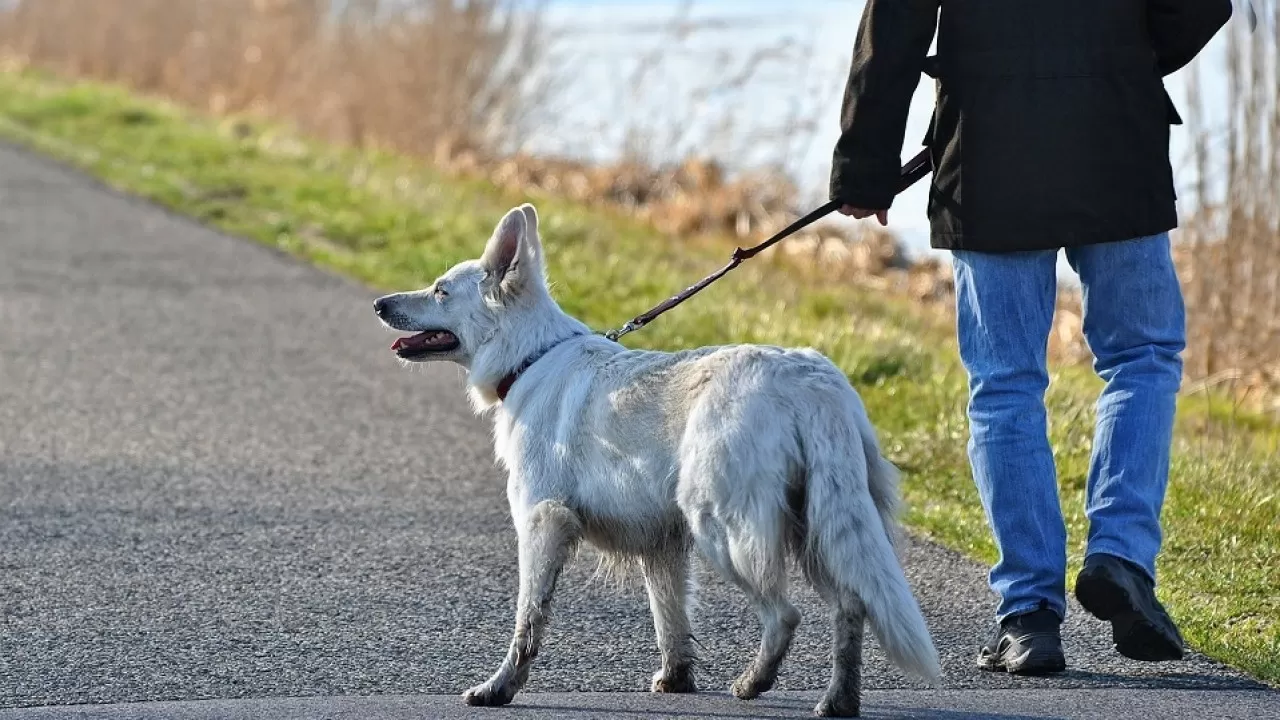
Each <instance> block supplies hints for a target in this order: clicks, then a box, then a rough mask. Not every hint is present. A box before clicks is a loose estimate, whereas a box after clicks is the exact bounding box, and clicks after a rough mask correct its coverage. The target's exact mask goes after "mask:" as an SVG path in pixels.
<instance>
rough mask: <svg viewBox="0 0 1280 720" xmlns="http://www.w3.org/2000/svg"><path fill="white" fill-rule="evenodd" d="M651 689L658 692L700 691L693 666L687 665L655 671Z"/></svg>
mask: <svg viewBox="0 0 1280 720" xmlns="http://www.w3.org/2000/svg"><path fill="white" fill-rule="evenodd" d="M650 690H652V691H653V692H656V693H692V692H698V684H697V682H695V681H694V679H693V668H691V667H687V666H686V667H682V668H674V669H672V670H671V671H669V672H668V671H667V670H659V671H658V672H656V673H654V674H653V685H652V686H651V687H650Z"/></svg>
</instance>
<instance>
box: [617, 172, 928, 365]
mask: <svg viewBox="0 0 1280 720" xmlns="http://www.w3.org/2000/svg"><path fill="white" fill-rule="evenodd" d="M929 170H930V165H929V150H928V148H926V149H924V150H921V151H920V152H919V154H917V155H916V156H915V157H913V158H911V160H910V161H908V162H907V164H906V165H903V166H902V174H901V178H902V182H901V184H900V185H899V186H898V192H899V193H901V192H902V191H903V190H906V189H907V188H909V187H911V186H912V185H914V184H915V183H916V181H918V180H919V179H920V178H923V177H924V176H925V175H928V174H929ZM842 204H843V203H842V202H840V201H839V200H832V201H831V202H828V203H827V204H825V205H823V206H822V207H819V208H818V209H816V210H814V211H813V212H811V213H809V214H808V215H805V216H804V217H802V218H800V219H799V220H796V221H795V222H793V223H791V224H790V225H788V226H786V227H785V228H783V229H782V230H781V231H779V232H778V233H777V234H776V235H774V236H773V237H771V238H769V239H768V240H765V241H764V242H762V243H760V244H759V245H755V246H753V247H749V248H746V249H745V250H744V249H743V248H737V249H735V250H734V251H733V257H732V258H731V259H730V260H729V264H728V265H725V266H724V267H722V268H720V269H719V270H717V271H716V272H714V273H711V274H710V275H708V276H706V277H705V278H703V279H702V280H700V281H698V283H697V284H695V285H691V286H689V287H687V288H685V290H684V291H683V292H681V293H680V294H678V295H673V296H671V297H669V298H667V299H666V300H663V301H662V302H661V303H659V304H658V305H657V306H655V307H654V308H652V309H650V310H648V311H646V312H644V313H641V314H640V315H637V316H636V317H635V318H633V319H632V320H630V321H629V322H627V324H626V325H623V326H622V327H620V328H618V329H617V330H612V331H610V332H607V333H605V334H604V336H605V337H607V338H609V339H610V340H613V341H615V342H616V341H617V340H618V338H621V337H622V336H623V335H626V334H627V333H630V332H635V331H636V330H639V329H640V328H642V327H644V326H645V325H648V324H649V323H650V322H652V321H653V320H654V318H656V317H658V316H659V315H661V314H662V313H664V312H666V311H668V310H670V309H671V308H673V307H675V306H677V305H679V304H680V303H682V302H684V301H685V300H688V299H689V298H691V297H693V296H694V295H697V294H698V293H699V292H701V291H702V290H703V289H704V288H706V287H707V286H708V285H710V284H711V283H713V282H715V281H716V280H719V279H720V278H722V277H724V276H725V275H726V274H727V273H728V272H729V271H730V270H732V269H734V268H736V267H738V266H739V265H741V264H742V261H743V260H750V259H751V258H753V257H755V256H756V255H759V254H760V253H761V252H764V251H765V250H768V249H769V248H770V247H772V246H773V245H775V244H777V243H779V242H782V241H783V240H785V239H787V238H788V237H791V236H792V235H794V234H796V233H797V232H799V231H800V230H803V229H804V228H806V227H808V226H809V225H812V224H813V223H814V222H816V221H817V220H819V219H821V218H823V217H826V216H827V215H830V214H831V213H833V212H835V211H836V210H837V209H839V208H840V206H841V205H842Z"/></svg>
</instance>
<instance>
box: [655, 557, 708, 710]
mask: <svg viewBox="0 0 1280 720" xmlns="http://www.w3.org/2000/svg"><path fill="white" fill-rule="evenodd" d="M642 562H643V567H644V581H645V586H646V588H647V589H648V591H649V607H650V609H651V610H652V611H653V628H654V631H655V632H656V634H657V639H658V651H659V653H660V654H661V655H662V667H661V668H660V669H659V670H658V672H656V673H655V674H654V676H653V685H652V686H651V689H652V690H653V692H664V693H687V692H696V691H697V684H696V683H695V682H694V672H693V664H694V662H695V661H696V660H697V654H696V652H695V651H694V648H693V635H692V632H691V630H690V627H689V609H688V598H689V554H688V551H687V550H686V549H685V547H684V545H683V543H672V546H671V547H669V548H665V549H663V550H662V551H661V552H659V553H657V554H655V555H653V556H650V557H645V558H644V559H643V561H642Z"/></svg>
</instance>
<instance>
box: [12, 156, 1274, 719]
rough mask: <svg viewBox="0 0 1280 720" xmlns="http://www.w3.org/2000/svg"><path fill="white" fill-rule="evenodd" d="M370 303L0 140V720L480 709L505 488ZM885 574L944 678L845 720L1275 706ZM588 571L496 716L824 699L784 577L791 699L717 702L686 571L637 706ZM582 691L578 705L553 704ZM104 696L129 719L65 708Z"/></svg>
mask: <svg viewBox="0 0 1280 720" xmlns="http://www.w3.org/2000/svg"><path fill="white" fill-rule="evenodd" d="M483 240H484V238H479V237H478V238H476V248H477V252H479V250H480V248H481V245H482V244H483ZM549 241H550V243H551V244H550V248H549V251H550V252H555V250H554V238H549ZM424 280H426V278H424ZM377 294H378V293H376V292H374V291H373V290H370V289H368V288H365V287H361V286H359V285H357V284H355V283H352V282H350V281H347V280H344V279H341V278H338V277H335V276H333V275H330V274H327V273H324V272H321V271H318V270H316V269H314V268H311V267H309V266H306V265H304V264H302V263H299V262H296V261H294V260H292V259H290V258H287V257H284V256H282V255H280V254H279V253H276V252H273V251H271V250H269V249H266V248H263V247H261V246H258V245H255V244H252V243H250V242H247V241H243V240H239V239H235V238H229V237H226V236H223V235H220V234H218V233H215V232H212V231H210V230H207V229H204V228H202V227H200V226H198V225H196V224H194V223H191V222H189V221H186V220H184V219H181V218H177V217H174V216H172V215H171V214H169V213H167V212H165V211H163V210H160V209H157V208H155V207H153V206H151V205H149V204H147V203H144V202H141V201H138V200H134V199H130V198H127V197H122V196H120V195H118V194H116V193H114V192H111V191H109V190H106V189H104V188H102V187H101V186H99V185H98V184H97V183H96V182H94V181H92V180H90V179H87V178H85V177H83V176H81V175H79V174H77V173H75V172H72V171H69V170H67V169H65V168H62V167H60V166H58V165H55V164H53V163H51V162H49V161H46V160H44V159H41V158H37V157H34V156H32V155H29V154H27V153H26V152H24V151H19V150H15V149H13V148H11V147H8V146H3V145H0V708H10V710H0V718H10V717H24V718H25V717H31V718H63V717H68V718H69V717H104V718H123V717H130V718H135V717H136V718H144V717H193V718H196V717H198V718H206V717H242V716H243V717H261V718H269V717H278V718H294V717H299V718H301V717H319V716H321V715H317V714H315V713H316V712H319V711H318V710H317V708H319V709H323V712H322V713H321V714H322V715H323V716H324V717H335V718H337V717H360V718H362V719H363V720H374V719H375V718H382V717H385V718H393V717H394V718H399V717H408V716H411V715H412V716H416V717H440V718H445V717H473V716H474V717H479V716H484V717H490V716H496V715H495V713H493V712H489V713H483V712H481V711H474V712H473V711H469V710H467V709H466V708H464V707H462V706H461V705H460V703H459V701H458V700H457V694H458V693H460V692H461V691H462V690H464V689H465V688H467V687H469V686H470V685H472V684H475V683H476V682H479V681H481V680H483V679H484V678H485V677H487V675H488V674H489V673H490V672H491V671H492V670H493V669H494V668H495V667H496V664H497V663H498V661H499V659H500V658H501V655H502V653H503V652H504V650H505V647H506V644H507V641H508V633H509V631H510V628H511V611H512V607H513V604H514V595H515V561H514V550H515V540H514V535H513V533H512V531H511V529H510V526H509V521H508V517H507V510H506V501H505V497H504V490H503V483H504V481H503V478H502V476H501V475H500V474H499V472H498V471H497V469H496V468H495V466H494V464H493V462H492V453H491V449H490V446H489V437H488V428H487V427H486V424H485V423H484V421H483V420H481V419H479V418H476V417H474V416H473V415H472V414H471V413H470V410H469V408H468V406H467V403H466V399H465V397H464V394H463V387H462V374H461V372H460V371H459V370H457V369H455V368H452V367H433V368H430V369H422V370H417V371H409V370H406V369H405V368H403V367H401V366H400V365H399V364H398V363H397V362H396V361H395V359H394V358H393V356H392V355H391V353H390V352H389V351H388V350H387V346H388V344H389V342H390V341H391V339H392V336H391V335H390V334H389V333H387V332H386V331H384V330H382V329H381V328H380V327H379V326H378V323H377V322H376V321H375V319H374V317H373V314H372V312H371V302H370V301H371V300H372V298H373V297H375V296H376V295H377ZM905 562H906V567H907V572H908V575H909V577H910V579H911V581H912V583H913V586H914V588H915V590H916V592H917V593H918V595H919V597H920V599H921V603H922V606H923V607H924V610H925V612H926V614H927V616H928V619H929V622H930V625H931V629H932V630H933V632H934V634H935V639H936V642H937V644H938V647H939V649H940V650H941V651H942V653H943V655H944V666H945V671H946V673H947V680H946V689H945V690H944V691H930V690H922V689H920V688H919V687H917V686H915V685H913V684H911V683H909V682H906V681H904V679H903V677H902V676H901V675H900V674H899V673H898V672H897V671H896V670H895V669H893V668H891V667H890V666H888V665H887V664H886V663H885V662H884V660H883V657H882V655H881V653H880V651H879V649H878V648H877V647H875V646H874V644H873V645H872V646H871V647H870V648H869V649H868V651H867V653H866V657H867V665H866V670H865V673H866V675H865V685H866V687H867V688H868V689H869V690H870V692H869V693H868V695H867V704H866V706H865V707H866V712H867V713H868V716H870V717H884V716H888V715H886V713H888V714H890V715H891V714H892V713H894V712H908V710H909V711H910V712H918V713H923V714H920V715H908V716H913V717H914V716H919V717H937V718H962V717H977V716H1003V717H1072V718H1075V717H1095V716H1097V717H1115V716H1117V715H1116V714H1113V713H1111V712H1109V711H1107V710H1106V708H1111V710H1115V709H1116V708H1128V709H1130V710H1132V711H1133V714H1136V713H1137V712H1138V711H1142V712H1147V711H1148V710H1149V709H1150V708H1155V707H1164V708H1165V709H1166V710H1167V712H1156V713H1155V716H1157V717H1196V716H1205V717H1228V716H1232V715H1231V713H1233V712H1235V711H1236V710H1240V711H1241V712H1249V713H1250V714H1248V715H1241V716H1248V717H1263V716H1265V715H1266V713H1267V712H1270V713H1272V716H1275V717H1280V694H1277V693H1273V692H1270V691H1265V690H1261V689H1260V686H1258V685H1257V684H1255V683H1253V682H1251V681H1249V680H1248V679H1247V678H1245V677H1243V676H1242V675H1240V674H1239V673H1237V672H1234V671H1232V670H1230V669H1228V668H1225V667H1223V666H1221V665H1219V664H1217V663H1214V662H1211V661H1209V660H1207V659H1206V658H1204V657H1202V656H1199V655H1193V656H1192V657H1191V658H1190V659H1188V660H1187V661H1185V662H1181V663H1171V664H1160V665H1143V664H1139V663H1134V662H1130V661H1127V660H1125V659H1124V658H1121V657H1120V656H1118V655H1116V654H1115V653H1114V652H1111V651H1110V649H1109V647H1110V642H1109V634H1108V632H1107V630H1106V628H1105V627H1104V626H1102V625H1101V624H1099V623H1097V622H1095V621H1093V620H1092V619H1090V618H1088V617H1087V616H1086V615H1084V613H1083V612H1082V611H1079V609H1078V607H1076V606H1073V607H1072V611H1073V612H1072V616H1071V618H1070V619H1069V622H1068V624H1067V626H1066V629H1065V638H1066V643H1067V652H1068V662H1069V664H1070V666H1071V670H1070V671H1069V672H1067V673H1065V674H1063V675H1061V676H1059V677H1055V678H1051V679H1039V680H1019V679H1016V678H1009V677H1005V676H1001V675H992V674H985V673H980V672H979V671H977V670H975V669H973V667H972V661H971V658H972V655H973V652H974V650H975V649H976V647H977V644H978V643H979V642H980V641H981V640H982V639H983V637H984V635H985V634H986V633H987V632H988V629H989V622H988V614H989V612H990V611H991V608H992V601H993V599H992V597H991V596H990V594H989V592H988V590H987V588H986V585H985V583H984V577H985V576H984V569H983V568H980V567H978V566H976V565H975V564H973V563H971V562H969V561H967V560H965V559H963V558H961V557H960V556H958V555H956V554H953V553H951V552H948V551H946V550H943V549H940V548H938V547H935V546H933V545H930V544H927V543H923V542H912V543H911V544H910V547H909V548H908V549H907V551H906V554H905ZM593 570H594V564H593V563H592V561H591V558H590V557H589V556H587V557H584V558H583V559H582V560H580V561H579V562H578V563H577V564H576V565H575V566H574V567H573V569H572V570H571V571H570V572H569V573H568V574H567V575H566V577H565V578H564V579H563V580H562V582H561V583H560V586H559V587H560V593H559V595H558V611H557V615H556V617H555V619H554V621H553V625H552V629H551V631H550V634H549V639H548V644H547V646H546V649H545V651H544V653H543V654H542V656H541V657H540V658H539V660H538V663H537V665H536V666H535V669H534V672H533V676H532V679H531V682H530V684H529V686H528V688H527V692H526V694H525V695H521V696H520V698H519V699H518V703H520V704H521V706H522V707H525V708H526V709H525V710H520V711H518V712H517V711H514V710H513V711H511V712H510V713H508V714H509V715H510V716H511V717H552V716H555V717H575V718H576V717H624V716H636V717H639V716H644V717H654V716H664V715H663V713H669V714H668V715H665V716H669V717H675V716H680V717H722V718H729V717H746V716H748V714H749V715H750V716H752V717H775V716H776V717H791V716H795V717H803V716H805V715H806V714H807V713H808V709H809V708H810V707H811V706H812V701H813V697H812V694H813V693H814V692H815V691H817V690H819V689H820V688H822V687H823V686H824V684H825V681H826V679H827V677H828V673H829V666H828V664H827V653H828V640H827V636H826V620H825V611H824V610H823V609H822V607H821V605H820V604H819V603H818V601H817V600H816V598H815V596H814V595H813V594H812V593H811V592H810V591H808V590H807V588H803V587H801V588H800V589H799V590H798V593H797V594H798V599H799V601H800V607H801V610H802V612H803V613H804V616H805V619H806V622H805V623H804V624H802V626H801V629H800V632H799V635H798V637H797V640H796V643H795V646H794V649H793V651H792V653H791V655H790V657H789V660H788V661H787V662H786V664H784V666H783V670H782V674H781V678H780V681H779V686H778V687H779V689H780V690H785V691H798V692H799V693H800V694H799V695H794V694H788V693H779V694H775V696H774V697H773V698H771V699H770V698H766V699H765V700H763V701H761V702H760V703H757V704H756V705H754V706H752V705H744V704H742V703H739V702H737V701H735V700H732V699H731V698H728V697H724V696H723V695H720V694H716V693H717V692H719V691H721V690H722V689H724V688H727V687H728V683H729V682H730V680H731V679H732V677H733V676H734V675H735V674H736V673H737V672H738V671H739V670H740V669H741V667H742V666H744V665H745V663H746V662H747V661H748V659H749V658H750V657H751V655H752V653H753V650H754V647H755V643H756V640H757V625H756V621H755V618H754V615H753V614H752V613H751V612H750V610H749V609H748V607H747V605H746V603H745V602H744V601H743V599H742V598H740V597H739V596H738V595H737V593H736V592H734V591H731V590H730V589H729V588H727V587H726V586H725V585H724V584H723V583H721V582H720V581H719V580H717V579H716V578H714V577H713V576H710V575H707V574H706V573H703V580H702V583H703V589H702V593H701V611H700V623H699V624H700V627H699V630H698V637H699V639H700V641H701V643H702V645H703V647H704V650H703V653H704V659H705V667H704V669H703V672H702V675H701V683H702V686H703V687H704V688H706V689H707V690H708V691H711V692H709V693H708V694H705V695H703V696H700V697H698V698H694V699H689V698H684V699H674V700H673V699H669V698H651V697H648V696H647V694H645V693H644V692H643V691H644V690H646V689H647V687H648V682H649V677H650V674H651V672H652V670H653V669H654V668H655V666H656V663H657V659H656V651H655V648H654V645H653V638H652V626H651V624H650V618H649V615H648V610H647V607H646V603H645V600H644V593H643V590H642V588H641V587H640V586H639V585H638V584H635V585H631V586H627V587H616V586H614V585H611V584H609V583H607V582H605V581H602V580H600V579H594V578H593V577H592V575H593ZM584 691H586V692H590V693H605V694H571V695H562V694H559V693H583V692H584ZM537 693H556V694H546V695H539V694H537ZM628 693H629V694H628ZM806 693H807V694H806ZM263 698H265V699H267V700H265V701H263V700H261V699H263ZM287 698H293V699H287ZM307 698H310V699H309V700H308V699H307ZM238 699H240V700H238ZM254 699H258V700H254ZM197 700H209V701H213V702H205V703H193V704H184V703H181V702H179V703H177V704H174V703H173V702H170V703H167V704H157V703H155V702H153V701H197ZM115 703H141V704H136V705H119V706H116V707H114V708H110V707H87V706H86V705H95V706H102V705H106V704H115ZM308 703H309V704H308ZM34 706H62V707H60V708H58V707H55V708H46V709H44V710H39V711H37V710H33V709H29V708H32V707H34ZM529 706H537V707H541V708H543V709H542V710H540V711H539V710H529V709H528V707H529ZM24 708H28V709H24ZM895 708H896V709H895ZM1198 708H1199V709H1198ZM987 711H990V712H987ZM1095 711H1096V713H1097V714H1089V713H1095ZM530 712H532V713H533V714H527V713H530ZM1046 712H1047V713H1049V714H1048V715H1045V714H1044V713H1046ZM538 713H543V714H538ZM966 713H970V714H966ZM972 713H978V715H973V714H972ZM1081 713H1084V714H1081ZM1119 714H1120V715H1121V716H1123V715H1125V714H1127V713H1119Z"/></svg>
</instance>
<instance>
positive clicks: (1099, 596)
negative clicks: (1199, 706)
mask: <svg viewBox="0 0 1280 720" xmlns="http://www.w3.org/2000/svg"><path fill="white" fill-rule="evenodd" d="M1076 600H1078V601H1080V605H1081V606H1082V607H1084V609H1085V610H1087V611H1089V614H1091V615H1093V616H1094V617H1096V618H1098V619H1099V620H1104V621H1107V622H1110V623H1111V639H1112V641H1113V642H1114V643H1115V646H1116V651H1117V652H1119V653H1120V654H1121V655H1123V656H1125V657H1127V658H1129V659H1130V660H1139V661H1142V662H1165V661H1169V660H1181V659H1182V645H1181V644H1180V643H1179V642H1178V641H1177V640H1176V639H1174V638H1172V637H1170V636H1169V634H1168V632H1166V631H1165V630H1163V629H1161V628H1160V627H1158V626H1157V625H1156V624H1155V623H1154V622H1152V621H1151V620H1150V619H1149V618H1147V616H1146V615H1145V614H1143V612H1142V610H1141V608H1139V607H1138V606H1137V603H1135V602H1134V601H1133V598H1132V597H1131V596H1130V595H1129V592H1128V591H1127V590H1126V589H1125V588H1124V587H1122V586H1121V585H1120V584H1118V583H1116V582H1115V581H1114V580H1112V579H1111V578H1109V577H1098V576H1094V575H1086V576H1084V577H1082V578H1080V579H1078V580H1077V581H1076Z"/></svg>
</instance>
